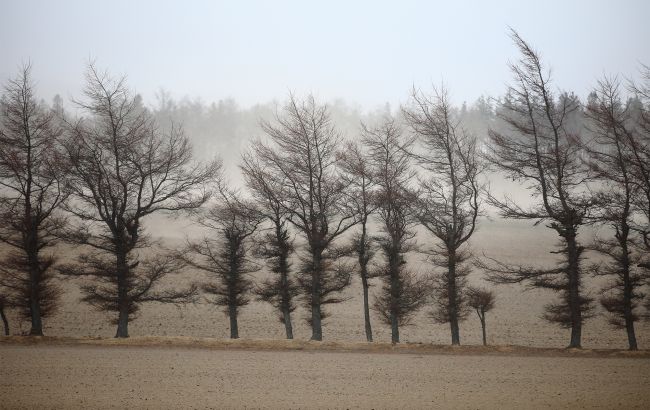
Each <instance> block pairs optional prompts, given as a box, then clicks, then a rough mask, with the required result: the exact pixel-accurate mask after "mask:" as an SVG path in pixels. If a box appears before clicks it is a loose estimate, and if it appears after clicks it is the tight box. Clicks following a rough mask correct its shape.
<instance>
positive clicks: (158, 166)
mask: <svg viewBox="0 0 650 410" xmlns="http://www.w3.org/2000/svg"><path fill="white" fill-rule="evenodd" d="M86 80H87V84H86V88H85V90H84V93H85V96H86V100H85V101H78V102H77V104H78V106H79V107H80V108H81V109H82V110H84V111H85V112H86V113H87V115H88V117H87V118H82V119H80V120H78V121H76V122H74V123H70V124H69V133H70V136H69V138H68V140H67V141H66V144H65V145H66V151H67V156H68V161H69V164H70V173H71V185H72V191H73V196H74V198H73V200H71V201H70V202H69V203H68V205H67V210H68V211H69V212H70V213H71V214H72V215H74V216H75V217H76V219H77V221H78V224H77V225H76V226H75V228H74V229H70V230H69V232H68V233H67V239H68V240H69V241H71V242H72V243H76V244H81V245H86V246H88V247H90V248H92V252H88V253H84V254H82V255H81V256H80V257H79V258H78V261H77V262H78V263H76V264H69V265H66V266H64V267H62V269H61V272H62V273H64V274H67V275H75V276H91V277H93V280H92V281H91V282H87V283H85V284H84V285H83V286H82V290H83V292H84V294H85V296H84V298H83V300H84V301H85V302H87V303H89V304H91V305H92V306H94V307H96V308H97V309H99V310H102V311H112V312H117V314H118V316H117V319H116V320H115V321H114V322H115V323H116V324H117V333H116V336H115V337H128V335H129V333H128V323H129V321H130V320H131V319H133V318H134V317H135V314H136V313H137V311H138V309H139V306H140V305H141V304H142V303H145V302H154V301H155V302H162V303H183V302H188V301H191V300H193V299H194V297H195V296H196V293H197V288H196V287H195V286H190V287H189V288H186V289H171V288H166V289H162V288H160V286H159V283H160V281H161V280H162V279H163V278H164V277H165V276H167V275H169V274H171V273H175V272H178V270H179V269H180V267H181V266H182V263H181V261H180V260H179V259H178V258H175V257H173V255H171V254H169V253H168V255H167V256H155V257H151V258H149V259H144V257H143V256H142V255H141V254H139V252H138V250H140V249H142V248H145V247H151V246H152V243H151V242H150V241H149V240H148V238H147V237H146V236H145V235H144V232H143V227H142V220H143V218H145V217H146V216H148V215H151V214H153V213H160V212H179V211H190V210H194V209H196V208H198V207H200V206H201V205H202V204H203V203H205V202H206V201H207V200H208V198H209V197H210V192H209V191H207V190H206V184H208V183H209V182H210V181H212V180H213V179H214V178H215V177H216V175H217V174H218V171H219V167H220V164H219V163H218V162H213V163H210V164H208V165H201V164H196V165H193V164H192V148H191V146H190V143H189V141H188V139H187V137H185V136H184V135H183V133H182V131H181V130H180V129H179V128H176V127H173V126H172V127H171V130H170V131H169V132H168V133H163V132H161V131H160V130H159V129H158V127H157V125H156V124H155V123H154V121H153V120H152V119H151V117H150V115H149V114H148V112H147V111H146V110H144V109H143V108H142V107H141V105H140V100H139V98H137V96H136V97H133V96H132V95H131V93H130V92H129V90H128V89H127V87H126V84H125V79H124V78H120V79H118V80H113V79H112V78H110V77H109V76H108V75H107V74H102V73H99V72H98V71H97V70H96V69H95V67H94V66H93V65H90V66H89V67H88V71H87V75H86ZM157 285H158V286H157Z"/></svg>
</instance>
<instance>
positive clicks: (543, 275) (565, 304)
mask: <svg viewBox="0 0 650 410" xmlns="http://www.w3.org/2000/svg"><path fill="white" fill-rule="evenodd" d="M512 39H513V40H514V43H515V45H516V46H517V48H518V50H519V52H520V53H521V56H522V57H521V59H520V60H519V61H518V62H517V63H514V64H511V65H510V68H511V70H512V73H513V76H514V82H515V83H514V85H513V86H511V87H509V89H508V93H507V95H506V97H505V99H504V100H503V101H502V103H501V105H500V107H499V113H498V116H499V117H500V118H501V119H502V120H503V121H504V122H505V124H507V126H508V128H509V131H505V132H499V131H496V130H493V129H491V130H490V132H489V135H490V143H489V145H488V147H487V148H488V153H487V158H488V159H489V161H490V162H491V163H492V164H493V165H494V166H495V167H496V168H497V169H499V170H501V171H503V172H504V173H505V174H506V175H507V176H508V177H510V178H512V179H513V180H516V181H520V182H525V183H526V184H528V188H529V189H530V190H531V194H532V196H533V197H534V198H537V200H538V204H536V205H534V206H532V207H531V208H529V209H525V208H524V207H522V206H520V205H518V204H517V203H515V202H514V201H512V200H511V199H510V198H508V197H505V198H503V199H497V198H494V197H490V202H491V204H492V205H493V206H495V207H496V208H497V209H498V210H499V212H500V214H501V215H502V216H503V217H506V218H513V219H529V220H536V221H537V223H540V222H542V221H549V223H548V225H547V226H548V227H549V228H551V229H553V230H555V231H556V232H557V234H558V235H559V236H560V240H561V249H560V250H559V251H557V253H558V254H561V255H563V262H562V263H561V264H560V265H559V266H558V267H556V268H554V269H544V268H541V269H538V268H534V267H530V266H512V265H508V264H504V263H501V262H497V261H493V262H494V263H492V264H489V263H482V267H483V268H485V269H487V270H488V271H489V273H490V275H489V278H490V280H492V281H493V282H495V283H520V282H527V283H529V284H530V285H531V286H533V287H541V288H545V289H551V290H553V291H556V292H559V293H560V295H561V298H560V301H559V302H558V303H553V304H550V305H547V306H546V314H545V318H546V319H547V320H549V321H552V322H556V323H559V324H560V325H562V326H564V327H568V328H571V341H570V343H569V347H576V348H579V347H580V344H581V335H582V324H583V322H584V320H585V319H587V318H588V317H589V312H590V309H591V306H592V303H591V302H592V301H591V299H590V298H588V297H586V296H585V295H584V294H583V284H582V282H583V276H584V272H583V270H584V269H583V266H582V255H583V251H584V247H583V246H581V245H580V244H579V243H578V239H577V235H578V229H579V228H580V227H581V226H582V225H583V224H584V223H585V219H584V218H585V215H586V214H587V212H588V210H589V208H590V207H591V201H590V198H589V195H588V194H587V193H586V192H584V184H585V181H586V178H587V173H586V172H585V171H586V170H585V168H586V167H585V166H584V163H583V161H582V160H581V159H580V155H581V149H582V146H583V144H582V143H581V140H580V135H579V134H578V132H577V130H572V129H571V125H570V120H571V116H572V115H573V114H575V112H576V111H577V110H578V109H579V108H580V105H579V102H578V101H577V98H575V97H574V96H572V95H566V94H565V95H561V96H560V97H559V98H555V97H554V96H553V94H552V92H551V90H550V87H551V85H550V74H549V73H547V72H546V71H545V69H544V67H543V65H542V63H541V61H540V57H539V55H538V53H537V52H536V51H534V50H533V49H532V48H531V47H530V46H529V45H528V43H526V42H525V41H524V40H523V39H522V38H521V37H520V36H519V34H517V33H516V32H515V31H513V32H512ZM484 262H485V261H484Z"/></svg>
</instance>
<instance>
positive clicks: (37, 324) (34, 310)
mask: <svg viewBox="0 0 650 410" xmlns="http://www.w3.org/2000/svg"><path fill="white" fill-rule="evenodd" d="M35 280H36V281H37V280H38V279H35ZM35 280H32V283H31V285H30V286H31V288H32V292H31V295H30V298H29V313H30V315H31V322H32V327H31V329H30V330H29V335H30V336H43V321H42V319H41V306H40V304H39V303H38V290H37V289H38V282H35Z"/></svg>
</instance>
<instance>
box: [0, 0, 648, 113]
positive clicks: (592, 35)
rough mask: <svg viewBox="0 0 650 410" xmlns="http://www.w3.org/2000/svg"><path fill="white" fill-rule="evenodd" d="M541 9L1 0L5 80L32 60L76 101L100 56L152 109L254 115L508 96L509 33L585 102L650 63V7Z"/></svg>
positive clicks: (490, 4) (38, 75)
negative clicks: (312, 104) (310, 97)
mask: <svg viewBox="0 0 650 410" xmlns="http://www.w3.org/2000/svg"><path fill="white" fill-rule="evenodd" d="M532 3H533V2H529V1H500V2H497V1H471V2H470V1H467V2H461V1H447V2H436V1H391V2H388V1H356V2H353V1H351V0H348V1H318V2H317V1H306V0H303V1H279V0H276V1H241V0H240V1H235V0H233V1H230V2H222V1H182V2H181V1H177V2H164V1H160V0H158V1H135V0H131V1H115V0H111V1H101V2H99V1H89V0H85V1H82V0H80V1H64V0H58V1H28V0H21V1H18V0H13V1H11V0H0V4H1V7H0V80H2V81H3V82H4V81H5V80H6V79H7V78H8V77H10V76H14V75H15V73H16V69H17V67H18V65H19V64H20V63H21V62H22V61H27V60H31V62H32V63H33V66H34V71H33V73H34V77H35V79H36V80H37V84H38V91H39V93H40V95H41V96H42V97H43V98H46V99H47V100H49V99H51V98H52V97H53V96H54V94H56V93H59V94H61V95H62V96H63V97H64V98H65V99H67V98H69V97H71V96H73V95H76V94H77V93H78V92H79V90H80V88H81V85H82V82H83V70H84V65H85V64H86V62H87V61H88V60H89V59H90V58H92V59H94V60H96V62H97V64H98V65H99V67H102V68H107V69H109V70H110V71H111V72H112V73H115V74H127V75H128V77H129V84H130V85H131V86H132V87H134V88H135V89H136V90H137V91H138V92H140V93H141V94H143V96H144V97H145V99H146V100H147V102H149V103H153V98H154V94H155V92H156V90H158V89H159V88H160V87H164V88H165V89H167V90H169V91H170V92H171V93H172V95H173V96H175V97H183V96H190V97H201V98H202V99H203V100H204V101H206V102H210V101H215V100H219V99H223V98H226V97H233V98H235V99H236V100H237V101H238V102H240V103H241V104H242V105H243V106H249V105H251V104H254V103H256V102H266V101H269V100H271V99H273V98H278V99H284V97H285V96H286V94H287V91H288V90H295V91H297V92H298V93H303V92H306V91H312V92H314V93H316V94H317V95H318V96H319V97H320V98H322V99H325V100H331V99H334V98H338V97H340V98H344V99H345V100H348V101H351V102H357V103H359V104H361V105H362V106H364V107H365V108H373V107H375V106H378V105H380V104H383V103H385V102H390V103H391V104H396V103H399V102H400V101H404V99H405V97H406V95H407V92H408V90H409V88H410V87H411V85H412V84H415V85H417V86H423V87H426V86H428V85H430V84H431V83H436V84H438V83H440V82H441V81H442V80H444V81H445V83H446V84H447V86H448V87H449V88H450V89H451V92H452V97H453V99H454V101H455V102H457V103H460V102H462V101H473V100H475V99H476V98H477V97H478V96H479V95H481V94H489V95H499V94H501V93H502V92H503V90H504V83H505V82H506V81H507V80H508V79H509V72H508V69H507V66H506V63H507V61H508V60H509V59H512V58H514V57H516V53H515V50H514V47H513V46H512V42H511V40H510V38H509V37H508V34H507V33H508V26H512V27H513V28H515V29H517V30H518V31H519V32H520V33H521V35H522V36H523V37H524V38H525V39H526V40H527V41H529V42H530V43H532V44H533V45H534V46H535V47H536V48H537V49H538V50H539V51H540V52H541V54H542V56H543V58H544V60H545V61H546V62H548V63H550V65H552V67H553V72H554V78H555V80H556V85H557V87H559V88H562V89H571V90H574V91H576V92H577V93H578V94H579V95H581V96H584V95H586V93H587V91H588V89H589V87H590V85H591V84H593V83H594V81H595V79H596V78H598V77H599V76H601V75H602V74H603V73H604V72H620V73H624V74H626V75H633V74H635V73H636V71H637V69H638V66H639V63H640V62H644V63H646V64H650V41H649V40H650V24H648V17H649V16H650V1H646V0H638V1H613V0H611V1H593V0H592V1H568V0H565V1H548V0H547V1H537V2H535V3H536V4H535V5H533V4H532Z"/></svg>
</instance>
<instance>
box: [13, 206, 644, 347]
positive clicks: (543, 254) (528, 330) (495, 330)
mask: <svg viewBox="0 0 650 410" xmlns="http://www.w3.org/2000/svg"><path fill="white" fill-rule="evenodd" d="M148 231H149V232H150V233H151V235H152V237H154V238H155V237H157V236H158V235H161V234H162V235H165V237H164V239H163V240H164V242H165V243H166V244H168V245H169V246H175V245H180V244H181V243H182V238H183V236H184V235H185V232H188V225H187V222H186V221H180V220H176V221H169V220H167V219H163V218H158V219H155V220H151V221H149V225H148ZM592 234H593V233H592V231H591V230H588V228H585V234H584V235H583V239H584V240H585V241H586V240H588V239H589V238H590V237H591V235H592ZM417 240H418V243H419V244H420V245H421V246H423V247H427V246H430V245H431V244H433V243H434V242H433V240H431V239H429V237H428V236H427V235H426V234H425V233H421V234H419V235H418V238H417ZM556 241H557V239H556V235H555V234H554V233H553V231H551V230H550V229H547V228H545V227H544V226H537V227H533V226H532V224H531V223H530V222H512V221H504V220H501V219H496V218H495V219H493V220H491V221H490V220H484V221H482V223H481V226H480V229H479V231H478V232H477V233H476V235H475V237H474V238H473V241H472V248H473V250H474V253H475V254H476V255H481V254H482V253H483V252H485V254H487V255H489V256H492V257H495V258H497V259H500V260H504V261H509V262H514V263H526V264H534V265H539V266H552V264H553V263H554V258H555V257H556V256H555V255H553V254H551V253H549V252H550V251H551V250H553V249H554V248H553V245H554V244H555V243H556ZM74 252H77V251H75V250H73V251H68V253H67V257H64V258H62V260H66V259H69V257H70V255H71V253H74ZM596 260H598V258H597V257H596V256H594V255H588V257H587V259H586V260H585V261H586V263H590V262H593V261H596ZM409 264H410V266H411V268H412V269H414V270H416V271H418V272H420V273H422V274H426V272H427V271H428V270H429V265H428V264H427V263H426V261H425V260H424V259H423V257H422V256H421V255H418V254H412V255H409ZM294 267H295V266H294ZM265 274H266V273H265V272H264V271H261V272H259V273H256V274H255V275H257V276H261V275H265ZM481 276H482V272H479V271H475V272H473V273H472V275H471V276H470V282H471V283H473V284H478V285H482V286H486V287H489V288H490V289H492V290H494V291H495V292H496V295H497V304H496V308H495V309H494V310H493V311H491V312H489V313H488V318H487V323H488V343H490V344H499V345H508V344H514V345H525V346H540V347H564V346H566V345H567V344H568V341H569V330H566V329H562V328H560V327H559V326H557V325H555V324H552V323H548V322H546V321H545V320H543V319H542V318H541V315H542V314H543V312H544V310H543V308H544V305H545V304H547V303H549V302H551V301H553V300H554V298H555V297H556V296H555V294H554V293H553V292H551V291H547V290H526V288H525V287H524V286H520V285H500V286H495V285H491V284H487V283H485V282H484V281H483V280H482V278H481ZM203 279H204V275H203V274H202V273H199V272H195V271H191V270H187V271H185V272H183V273H182V274H180V275H178V276H176V277H170V278H168V279H167V282H166V283H167V284H168V285H169V284H178V285H181V286H182V285H185V284H187V283H189V282H191V281H196V280H203ZM585 282H586V283H587V284H588V285H587V286H586V291H587V292H588V293H589V294H591V295H592V296H594V297H597V290H598V288H599V284H600V283H602V279H600V278H592V277H585ZM374 283H375V285H376V286H373V287H372V288H371V290H370V293H371V300H372V298H373V296H372V295H373V294H374V293H375V292H377V291H378V290H379V286H378V283H379V282H378V280H376V279H375V280H374ZM62 285H63V287H64V289H65V293H64V296H63V302H62V304H61V309H60V311H59V312H58V313H57V314H56V315H55V316H53V317H51V318H48V319H47V320H46V321H45V334H46V335H50V336H75V337H86V336H90V337H112V336H114V333H115V327H114V325H112V324H111V323H110V322H109V320H110V319H111V318H112V317H111V316H110V315H108V314H106V313H102V312H97V311H95V310H93V309H92V308H91V307H90V306H88V305H87V304H85V303H81V302H80V301H79V299H80V297H81V293H80V291H79V286H78V280H76V279H75V280H66V281H63V283H62ZM345 295H346V296H347V297H348V298H349V299H348V300H347V301H346V302H344V303H341V304H339V305H330V306H328V307H327V308H326V309H328V310H329V311H330V312H331V316H330V317H329V318H328V319H327V320H326V322H325V326H324V330H323V335H324V339H325V340H346V341H365V333H364V327H363V310H362V303H363V302H362V296H361V295H362V294H361V284H360V280H359V279H358V278H357V277H355V278H354V279H353V283H352V286H351V287H350V288H349V289H348V290H347V291H346V292H345ZM597 305H598V304H597ZM430 309H431V308H430V307H426V308H425V309H423V310H422V311H421V312H420V313H419V314H418V315H417V317H416V318H415V319H414V320H413V325H412V326H408V327H403V328H401V329H400V333H401V340H402V341H403V342H422V343H434V344H447V343H450V336H449V327H448V325H446V324H435V323H434V322H433V321H432V319H430V318H429V316H428V312H429V311H430ZM306 313H307V312H306V311H305V310H304V309H303V308H302V307H300V308H298V310H296V312H295V313H294V315H293V321H294V336H295V337H296V338H297V339H309V337H310V336H311V330H310V329H309V327H308V325H307V324H306V323H305V321H304V318H305V317H306ZM596 313H597V315H596V317H594V318H592V319H589V320H588V321H587V322H586V323H585V325H584V328H583V347H585V348H625V347H626V343H627V339H626V335H625V331H624V330H620V329H613V328H612V327H611V326H610V325H609V324H608V322H607V318H606V317H605V315H604V314H603V310H602V309H601V308H600V306H597V310H596ZM12 319H13V320H12V322H13V323H12V325H13V326H12V328H13V329H12V330H13V331H14V332H19V331H21V330H22V331H27V330H28V329H29V327H28V326H27V323H23V324H21V327H20V328H19V326H18V325H17V323H16V320H15V318H13V317H12ZM372 325H373V332H374V335H375V340H377V341H390V329H389V328H388V327H387V326H386V325H385V324H383V323H381V322H379V319H378V316H377V315H375V314H374V312H373V313H372ZM636 329H637V338H638V342H639V347H640V348H647V346H648V345H647V344H646V343H647V341H648V340H649V339H650V326H648V323H647V322H642V321H640V322H637V324H636ZM129 331H130V334H131V335H132V336H143V335H153V336H166V335H167V336H193V337H215V338H226V337H228V336H229V328H228V318H227V316H226V315H224V314H223V311H222V309H221V308H219V307H217V306H213V305H210V304H207V303H205V301H203V300H202V301H201V302H200V303H197V304H195V305H188V306H184V307H180V308H177V307H175V306H171V305H160V304H148V305H144V306H143V308H142V310H141V311H140V314H139V316H138V318H137V319H135V320H133V321H132V322H131V323H130V325H129ZM239 334H240V337H242V338H246V339H259V338H262V339H269V338H271V339H273V338H276V339H281V338H284V337H285V335H284V326H283V325H282V324H281V323H280V322H279V321H278V320H277V314H276V312H275V311H274V310H273V309H272V308H271V306H270V305H268V304H265V303H261V302H256V301H253V302H252V303H251V304H250V305H248V306H245V307H244V308H243V309H242V310H241V314H240V317H239ZM461 343H462V344H480V343H481V340H480V324H479V321H478V319H477V317H476V315H475V314H474V313H473V312H471V313H470V314H469V315H468V317H467V319H466V320H465V321H464V322H462V324H461Z"/></svg>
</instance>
